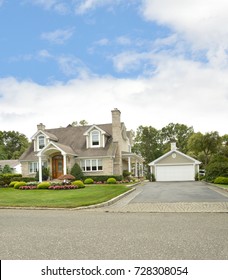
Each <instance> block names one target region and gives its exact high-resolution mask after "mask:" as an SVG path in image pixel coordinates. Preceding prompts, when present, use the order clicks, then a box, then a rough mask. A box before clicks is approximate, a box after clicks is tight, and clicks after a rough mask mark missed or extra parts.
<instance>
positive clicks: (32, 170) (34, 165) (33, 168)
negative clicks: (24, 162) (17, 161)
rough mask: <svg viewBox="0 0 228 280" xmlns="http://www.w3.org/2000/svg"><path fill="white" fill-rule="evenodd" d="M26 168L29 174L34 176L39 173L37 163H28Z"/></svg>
mask: <svg viewBox="0 0 228 280" xmlns="http://www.w3.org/2000/svg"><path fill="white" fill-rule="evenodd" d="M31 166H32V168H31ZM28 168H29V174H34V173H36V172H37V171H39V163H38V161H33V162H29V166H28Z"/></svg>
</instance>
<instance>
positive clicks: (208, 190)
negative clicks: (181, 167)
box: [130, 181, 228, 203]
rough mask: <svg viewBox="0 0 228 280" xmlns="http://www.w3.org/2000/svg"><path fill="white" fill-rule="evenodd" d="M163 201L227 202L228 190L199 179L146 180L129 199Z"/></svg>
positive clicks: (137, 201) (148, 201)
mask: <svg viewBox="0 0 228 280" xmlns="http://www.w3.org/2000/svg"><path fill="white" fill-rule="evenodd" d="M139 188H140V187H139ZM163 202H164V203H172V202H228V192H226V191H223V190H219V189H218V188H216V187H212V186H210V185H208V184H206V183H204V182H201V181H199V182H148V183H146V184H145V185H144V186H143V187H141V191H140V192H138V194H137V196H135V198H134V199H132V200H131V201H130V203H163Z"/></svg>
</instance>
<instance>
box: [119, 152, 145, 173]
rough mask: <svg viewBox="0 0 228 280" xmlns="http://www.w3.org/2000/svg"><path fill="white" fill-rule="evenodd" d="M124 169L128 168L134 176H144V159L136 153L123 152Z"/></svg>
mask: <svg viewBox="0 0 228 280" xmlns="http://www.w3.org/2000/svg"><path fill="white" fill-rule="evenodd" d="M122 159H123V170H127V171H128V172H130V173H131V175H132V176H134V177H143V176H144V164H143V163H144V159H143V158H142V157H141V156H139V155H136V154H134V153H127V152H123V153H122Z"/></svg>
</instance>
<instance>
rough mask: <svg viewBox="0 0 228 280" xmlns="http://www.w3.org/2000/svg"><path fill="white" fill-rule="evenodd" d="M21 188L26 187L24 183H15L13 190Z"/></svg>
mask: <svg viewBox="0 0 228 280" xmlns="http://www.w3.org/2000/svg"><path fill="white" fill-rule="evenodd" d="M22 186H26V182H17V183H16V184H14V189H19V188H20V187H22Z"/></svg>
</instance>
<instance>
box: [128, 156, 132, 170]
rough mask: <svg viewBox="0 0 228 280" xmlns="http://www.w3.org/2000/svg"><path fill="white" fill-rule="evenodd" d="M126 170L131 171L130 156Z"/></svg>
mask: <svg viewBox="0 0 228 280" xmlns="http://www.w3.org/2000/svg"><path fill="white" fill-rule="evenodd" d="M128 172H131V158H130V157H128Z"/></svg>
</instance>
